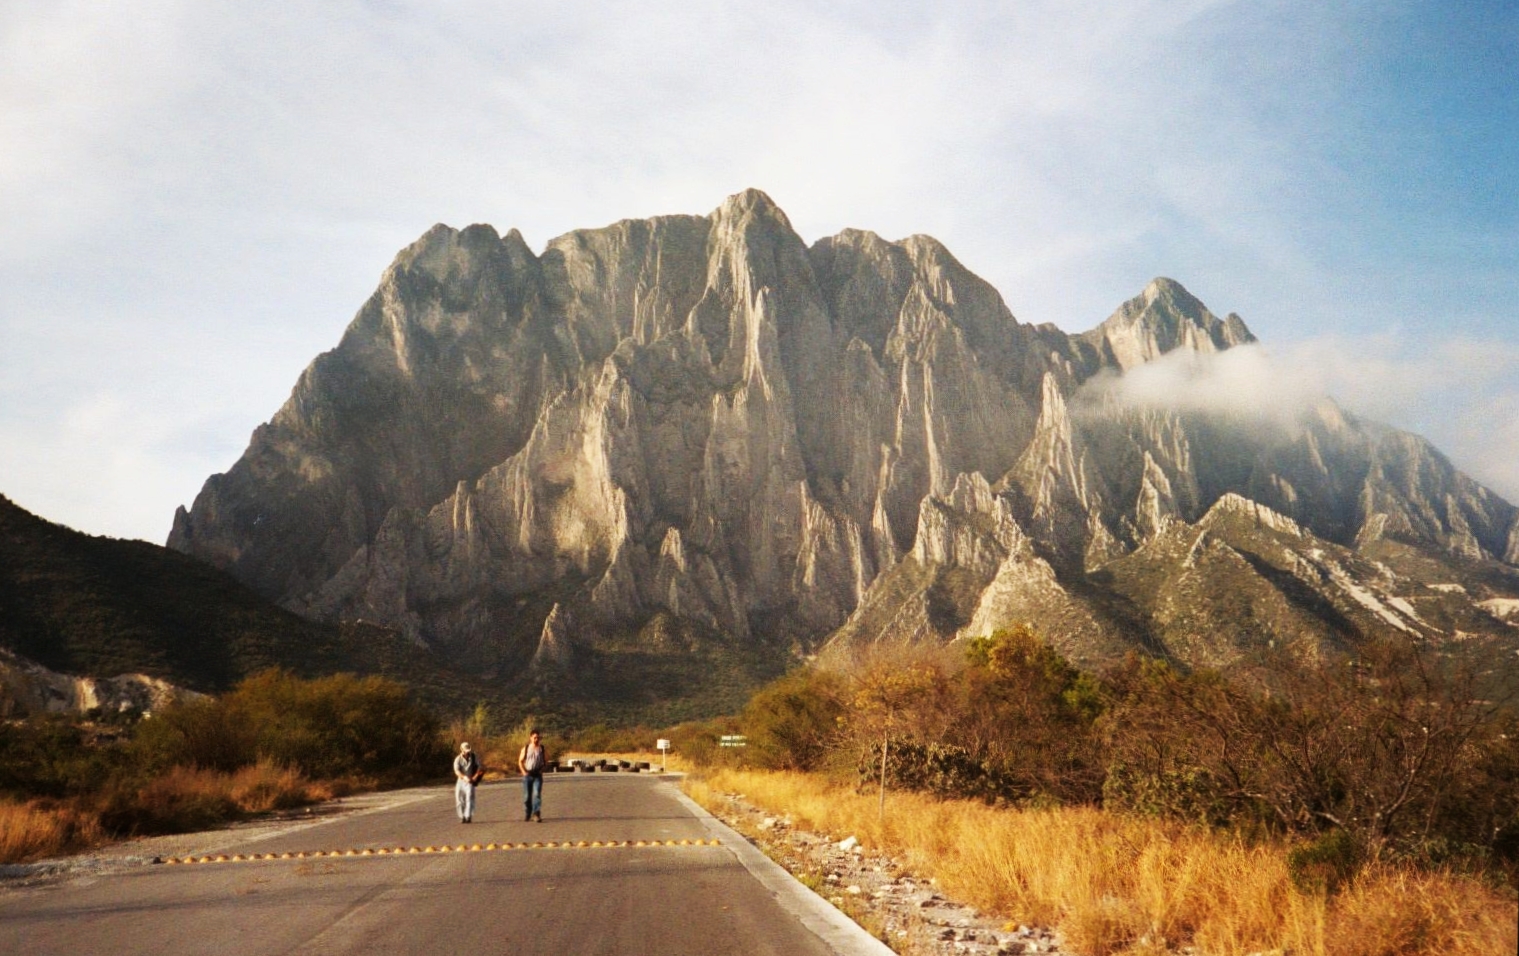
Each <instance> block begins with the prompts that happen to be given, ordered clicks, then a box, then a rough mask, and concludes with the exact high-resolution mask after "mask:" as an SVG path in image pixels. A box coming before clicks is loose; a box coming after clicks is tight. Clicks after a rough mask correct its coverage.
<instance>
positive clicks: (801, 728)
mask: <svg viewBox="0 0 1519 956" xmlns="http://www.w3.org/2000/svg"><path fill="white" fill-rule="evenodd" d="M843 695H844V687H843V681H842V680H841V679H840V678H839V677H838V676H837V675H835V674H833V673H830V672H828V671H820V670H816V669H812V668H808V669H804V670H799V671H795V672H793V673H792V674H789V675H787V676H786V677H783V678H781V679H780V680H778V681H776V682H774V683H772V684H768V685H766V686H765V687H762V688H760V690H759V691H758V692H757V693H756V694H755V695H754V696H753V697H752V698H750V700H749V705H748V706H747V707H745V708H744V712H743V714H742V716H741V717H740V718H739V721H740V724H741V725H742V726H743V728H744V731H743V732H744V734H745V735H746V736H747V737H748V738H749V739H748V746H747V747H746V748H745V749H746V751H747V752H746V754H745V757H746V759H747V761H748V762H749V763H751V764H753V765H754V766H758V767H762V768H765V769H768V770H815V769H817V767H818V766H819V765H820V764H821V763H822V761H823V758H824V757H825V756H826V755H827V753H828V748H829V747H830V746H831V745H832V744H833V742H834V741H835V739H836V738H837V737H838V733H839V717H840V716H842V715H843V713H844V702H843Z"/></svg>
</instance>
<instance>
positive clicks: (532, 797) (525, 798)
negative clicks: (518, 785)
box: [522, 773, 543, 817]
mask: <svg viewBox="0 0 1519 956" xmlns="http://www.w3.org/2000/svg"><path fill="white" fill-rule="evenodd" d="M542 812H543V774H541V773H528V774H523V775H522V814H523V816H524V817H530V816H532V815H533V814H535V813H542Z"/></svg>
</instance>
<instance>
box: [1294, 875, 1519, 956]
mask: <svg viewBox="0 0 1519 956" xmlns="http://www.w3.org/2000/svg"><path fill="white" fill-rule="evenodd" d="M1333 904H1334V905H1333V907H1332V910H1333V912H1332V916H1331V919H1330V926H1329V928H1328V931H1327V932H1326V934H1325V946H1324V952H1325V953H1326V956H1400V954H1404V953H1439V954H1441V956H1488V954H1499V953H1514V952H1519V919H1516V914H1515V908H1514V905H1513V903H1512V901H1511V900H1502V899H1500V898H1498V897H1497V896H1496V895H1494V894H1492V893H1490V892H1484V891H1482V890H1481V889H1480V888H1478V887H1476V886H1474V885H1473V884H1471V883H1468V882H1466V881H1461V880H1452V879H1450V878H1448V877H1445V876H1443V875H1440V874H1430V873H1420V872H1418V871H1414V870H1409V869H1399V868H1393V867H1390V866H1383V865H1378V866H1374V867H1369V868H1368V869H1367V870H1366V871H1365V872H1364V873H1362V874H1361V877H1360V879H1358V880H1356V882H1355V883H1354V884H1352V885H1351V886H1350V888H1349V889H1347V890H1346V892H1344V893H1342V894H1341V895H1340V896H1339V897H1336V898H1335V900H1334V901H1333Z"/></svg>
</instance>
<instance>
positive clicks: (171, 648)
mask: <svg viewBox="0 0 1519 956" xmlns="http://www.w3.org/2000/svg"><path fill="white" fill-rule="evenodd" d="M0 647H3V648H5V649H6V650H9V651H11V652H14V653H15V654H18V655H20V656H21V657H23V658H26V659H29V660H31V661H35V662H37V663H38V664H41V665H43V666H44V667H47V668H49V669H50V670H53V671H60V672H66V673H69V674H76V675H87V676H90V677H95V678H111V677H115V676H117V675H121V674H131V673H141V674H147V675H150V676H151V677H153V678H158V679H162V680H167V681H170V682H172V683H174V684H177V685H179V686H182V687H187V688H190V689H193V690H199V691H219V690H225V689H226V688H228V687H230V686H231V685H232V684H234V683H236V682H237V681H238V680H240V679H241V678H243V677H246V676H248V675H250V674H253V673H256V672H257V671H260V670H263V669H266V668H269V667H276V666H278V667H284V668H287V669H289V670H292V671H294V672H296V673H298V674H301V675H304V676H315V675H318V674H327V673H333V672H336V671H341V670H346V671H357V672H360V673H380V674H387V675H390V676H396V677H404V678H405V679H407V680H409V681H412V682H414V683H415V684H416V685H417V687H418V689H419V690H420V691H421V692H422V693H423V694H424V695H425V696H427V697H428V698H429V699H430V700H433V701H434V702H438V703H452V704H455V705H457V704H459V703H463V702H468V703H472V702H473V699H474V698H473V697H472V694H475V693H478V688H471V687H470V686H469V681H468V679H467V678H458V677H455V676H453V675H451V674H449V673H448V672H447V671H446V669H445V667H444V665H443V664H442V662H440V661H438V660H436V659H434V657H433V656H432V655H431V654H429V653H428V652H427V651H426V650H425V649H423V648H420V647H417V646H415V645H414V644H412V643H411V642H409V641H407V640H405V639H404V638H402V637H400V636H399V635H398V634H396V633H395V632H393V631H389V630H386V629H384V628H380V627H376V626H373V625H366V624H358V623H349V624H342V625H334V624H323V623H318V622H313V621H308V620H305V619H303V618H301V617H299V616H298V615H295V614H293V613H291V612H289V611H286V610H284V609H282V608H279V607H276V606H274V605H272V604H270V603H269V602H268V601H267V600H265V599H264V598H261V597H259V596H258V595H257V594H255V593H253V592H252V591H251V590H249V589H248V588H247V587H246V586H244V585H242V584H240V583H238V582H237V581H236V580H235V579H233V578H232V577H231V576H230V575H228V574H226V573H225V572H222V571H218V570H216V569H215V568H212V567H211V566H209V565H207V564H205V563H204V562H202V561H198V560H195V559H193V558H190V557H187V556H186V555H182V554H179V553H177V552H174V551H170V550H168V549H166V548H162V547H159V546H157V545H152V544H148V543H146V542H143V541H122V540H117V539H113V538H101V537H94V536H90V535H85V534H81V533H80V532H77V531H73V530H71V529H68V528H65V527H63V526H61V525H56V524H53V523H51V522H48V521H45V520H43V519H41V518H38V517H36V516H35V515H32V514H30V513H29V512H27V511H25V510H24V509H22V508H20V507H18V506H17V505H16V504H15V503H14V502H12V501H10V500H9V499H7V498H5V497H3V496H0Z"/></svg>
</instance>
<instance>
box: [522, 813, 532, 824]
mask: <svg viewBox="0 0 1519 956" xmlns="http://www.w3.org/2000/svg"><path fill="white" fill-rule="evenodd" d="M532 821H533V815H532V814H531V813H524V814H523V815H522V822H523V823H531V822H532Z"/></svg>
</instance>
